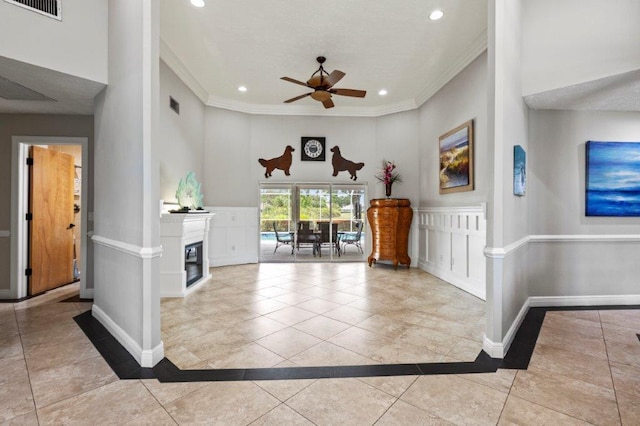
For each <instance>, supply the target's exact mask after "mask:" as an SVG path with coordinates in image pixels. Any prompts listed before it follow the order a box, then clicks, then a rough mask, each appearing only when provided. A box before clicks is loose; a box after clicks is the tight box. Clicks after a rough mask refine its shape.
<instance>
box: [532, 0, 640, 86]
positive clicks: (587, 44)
mask: <svg viewBox="0 0 640 426" xmlns="http://www.w3.org/2000/svg"><path fill="white" fill-rule="evenodd" d="M638 17H640V2H638V1H634V0H620V1H613V2H610V1H602V0H562V1H557V0H526V1H524V2H523V20H522V29H523V34H524V35H523V43H524V55H523V58H522V59H523V75H524V81H523V88H522V94H523V95H530V94H533V93H539V92H543V91H547V90H552V89H557V88H560V87H565V86H569V85H572V84H577V83H583V82H586V81H591V80H596V79H598V78H603V77H607V76H610V75H615V74H621V73H623V72H628V71H633V70H637V69H640V54H638V52H640V25H638Z"/></svg>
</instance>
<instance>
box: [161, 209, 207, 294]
mask: <svg viewBox="0 0 640 426" xmlns="http://www.w3.org/2000/svg"><path fill="white" fill-rule="evenodd" d="M213 216H214V214H213V213H163V214H162V216H161V217H160V241H161V242H162V248H163V250H164V251H163V254H162V257H161V258H160V296H161V297H185V296H187V295H188V294H190V293H192V292H193V291H195V290H196V289H197V288H198V287H200V286H201V285H202V284H204V283H206V282H207V281H209V280H210V279H211V274H210V273H209V226H210V222H211V218H212V217H213ZM200 241H202V250H203V253H202V278H200V279H199V280H198V281H196V282H195V283H193V284H192V285H190V286H189V288H187V272H186V271H185V269H184V265H185V262H184V261H185V258H184V254H185V253H184V252H185V246H187V245H189V244H193V243H197V242H200Z"/></svg>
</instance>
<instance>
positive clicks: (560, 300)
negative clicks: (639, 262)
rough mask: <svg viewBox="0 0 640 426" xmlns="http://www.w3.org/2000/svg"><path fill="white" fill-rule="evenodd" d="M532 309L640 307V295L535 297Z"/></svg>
mask: <svg viewBox="0 0 640 426" xmlns="http://www.w3.org/2000/svg"><path fill="white" fill-rule="evenodd" d="M529 305H530V306H531V307H545V308H546V307H549V308H550V307H556V306H598V305H600V306H615V305H640V294H625V295H602V296H535V297H530V298H529Z"/></svg>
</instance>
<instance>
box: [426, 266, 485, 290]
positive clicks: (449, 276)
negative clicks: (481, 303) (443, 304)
mask: <svg viewBox="0 0 640 426" xmlns="http://www.w3.org/2000/svg"><path fill="white" fill-rule="evenodd" d="M418 267H419V268H420V269H422V270H423V271H425V272H428V273H430V274H431V275H434V276H436V277H438V278H440V279H442V280H444V281H446V282H448V283H450V284H453V285H454V286H456V287H458V288H459V289H461V290H464V291H466V292H467V293H469V294H473V295H474V296H476V297H478V298H480V299H482V300H487V295H486V291H487V290H486V288H482V284H480V283H478V284H477V285H474V284H475V283H473V282H470V281H469V280H466V279H464V278H463V277H461V276H459V275H456V274H454V273H452V272H449V271H445V270H442V269H440V268H437V267H435V266H433V265H430V264H429V263H428V262H425V261H424V260H420V261H419V262H418Z"/></svg>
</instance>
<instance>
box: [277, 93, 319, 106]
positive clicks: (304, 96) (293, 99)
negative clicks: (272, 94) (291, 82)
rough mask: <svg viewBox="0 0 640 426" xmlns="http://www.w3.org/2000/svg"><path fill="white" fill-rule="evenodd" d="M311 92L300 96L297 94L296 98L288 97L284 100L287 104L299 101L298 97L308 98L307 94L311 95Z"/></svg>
mask: <svg viewBox="0 0 640 426" xmlns="http://www.w3.org/2000/svg"><path fill="white" fill-rule="evenodd" d="M311 93H313V92H310V93H305V94H304V95H300V96H296V97H295V98H291V99H287V100H286V101H284V103H285V104H288V103H291V102H294V101H297V100H298V99H302V98H306V97H307V96H309V95H310V94H311Z"/></svg>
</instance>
